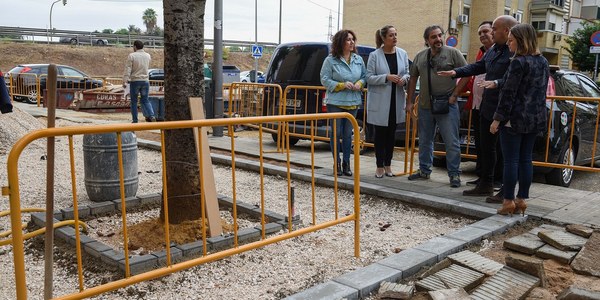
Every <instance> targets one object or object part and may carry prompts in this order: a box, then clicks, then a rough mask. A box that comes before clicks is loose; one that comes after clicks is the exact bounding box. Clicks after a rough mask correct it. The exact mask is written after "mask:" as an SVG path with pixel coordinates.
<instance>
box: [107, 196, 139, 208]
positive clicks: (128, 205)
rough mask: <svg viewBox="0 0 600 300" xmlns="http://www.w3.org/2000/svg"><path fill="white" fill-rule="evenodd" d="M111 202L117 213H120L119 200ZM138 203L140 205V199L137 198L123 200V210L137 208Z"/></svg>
mask: <svg viewBox="0 0 600 300" xmlns="http://www.w3.org/2000/svg"><path fill="white" fill-rule="evenodd" d="M112 202H113V203H114V204H115V208H116V209H117V211H121V209H122V206H121V199H116V200H113V201H112ZM140 203H142V200H140V198H137V197H129V198H125V209H131V208H134V207H136V206H139V205H140Z"/></svg>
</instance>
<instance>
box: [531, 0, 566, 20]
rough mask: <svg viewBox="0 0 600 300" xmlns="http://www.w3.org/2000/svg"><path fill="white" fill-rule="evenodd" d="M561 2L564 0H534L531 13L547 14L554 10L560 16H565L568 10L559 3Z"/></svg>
mask: <svg viewBox="0 0 600 300" xmlns="http://www.w3.org/2000/svg"><path fill="white" fill-rule="evenodd" d="M560 2H562V1H557V0H554V1H552V0H533V1H532V2H531V13H532V14H546V13H548V12H553V13H555V14H557V15H559V16H564V15H566V14H567V10H566V9H565V7H564V6H561V5H557V3H560ZM563 3H564V2H563ZM563 5H564V4H563Z"/></svg>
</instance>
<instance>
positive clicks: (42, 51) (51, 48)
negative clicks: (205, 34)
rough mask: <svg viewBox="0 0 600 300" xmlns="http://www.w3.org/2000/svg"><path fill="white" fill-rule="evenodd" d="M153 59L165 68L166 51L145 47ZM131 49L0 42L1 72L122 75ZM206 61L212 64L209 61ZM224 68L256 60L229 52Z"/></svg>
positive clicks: (266, 57)
mask: <svg viewBox="0 0 600 300" xmlns="http://www.w3.org/2000/svg"><path fill="white" fill-rule="evenodd" d="M145 50H146V52H148V53H150V55H151V56H152V63H151V64H150V67H151V68H162V67H163V62H164V52H163V49H162V48H157V49H152V48H145ZM130 52H131V48H130V47H90V46H71V45H46V44H30V43H11V42H0V57H2V60H0V70H2V71H3V72H6V71H8V70H10V69H12V68H13V67H15V66H16V65H18V64H35V63H54V64H63V65H69V66H72V67H75V68H77V69H80V70H81V71H83V72H85V73H87V74H89V75H91V76H111V77H112V76H117V77H121V75H122V73H123V64H124V63H125V59H126V58H127V55H128V54H129V53H130ZM269 58H270V55H264V56H263V57H262V58H261V59H259V60H258V62H259V69H260V70H265V69H266V68H267V65H268V63H269ZM206 61H207V62H210V61H212V58H208V59H207V60H206ZM223 64H224V65H235V66H237V67H238V68H239V69H240V70H242V71H244V70H250V69H251V68H253V66H254V59H253V58H252V54H251V53H250V52H230V53H229V56H228V58H227V59H226V60H224V61H223Z"/></svg>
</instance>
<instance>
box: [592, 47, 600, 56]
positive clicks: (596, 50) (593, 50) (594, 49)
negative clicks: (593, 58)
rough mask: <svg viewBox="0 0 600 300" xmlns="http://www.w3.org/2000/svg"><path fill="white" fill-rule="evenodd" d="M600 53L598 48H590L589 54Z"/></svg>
mask: <svg viewBox="0 0 600 300" xmlns="http://www.w3.org/2000/svg"><path fill="white" fill-rule="evenodd" d="M598 53H600V46H590V54H598Z"/></svg>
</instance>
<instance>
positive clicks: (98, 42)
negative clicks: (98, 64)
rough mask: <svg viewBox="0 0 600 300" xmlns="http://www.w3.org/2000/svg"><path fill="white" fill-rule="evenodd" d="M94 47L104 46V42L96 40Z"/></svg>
mask: <svg viewBox="0 0 600 300" xmlns="http://www.w3.org/2000/svg"><path fill="white" fill-rule="evenodd" d="M96 45H98V46H104V41H103V40H98V41H96Z"/></svg>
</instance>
